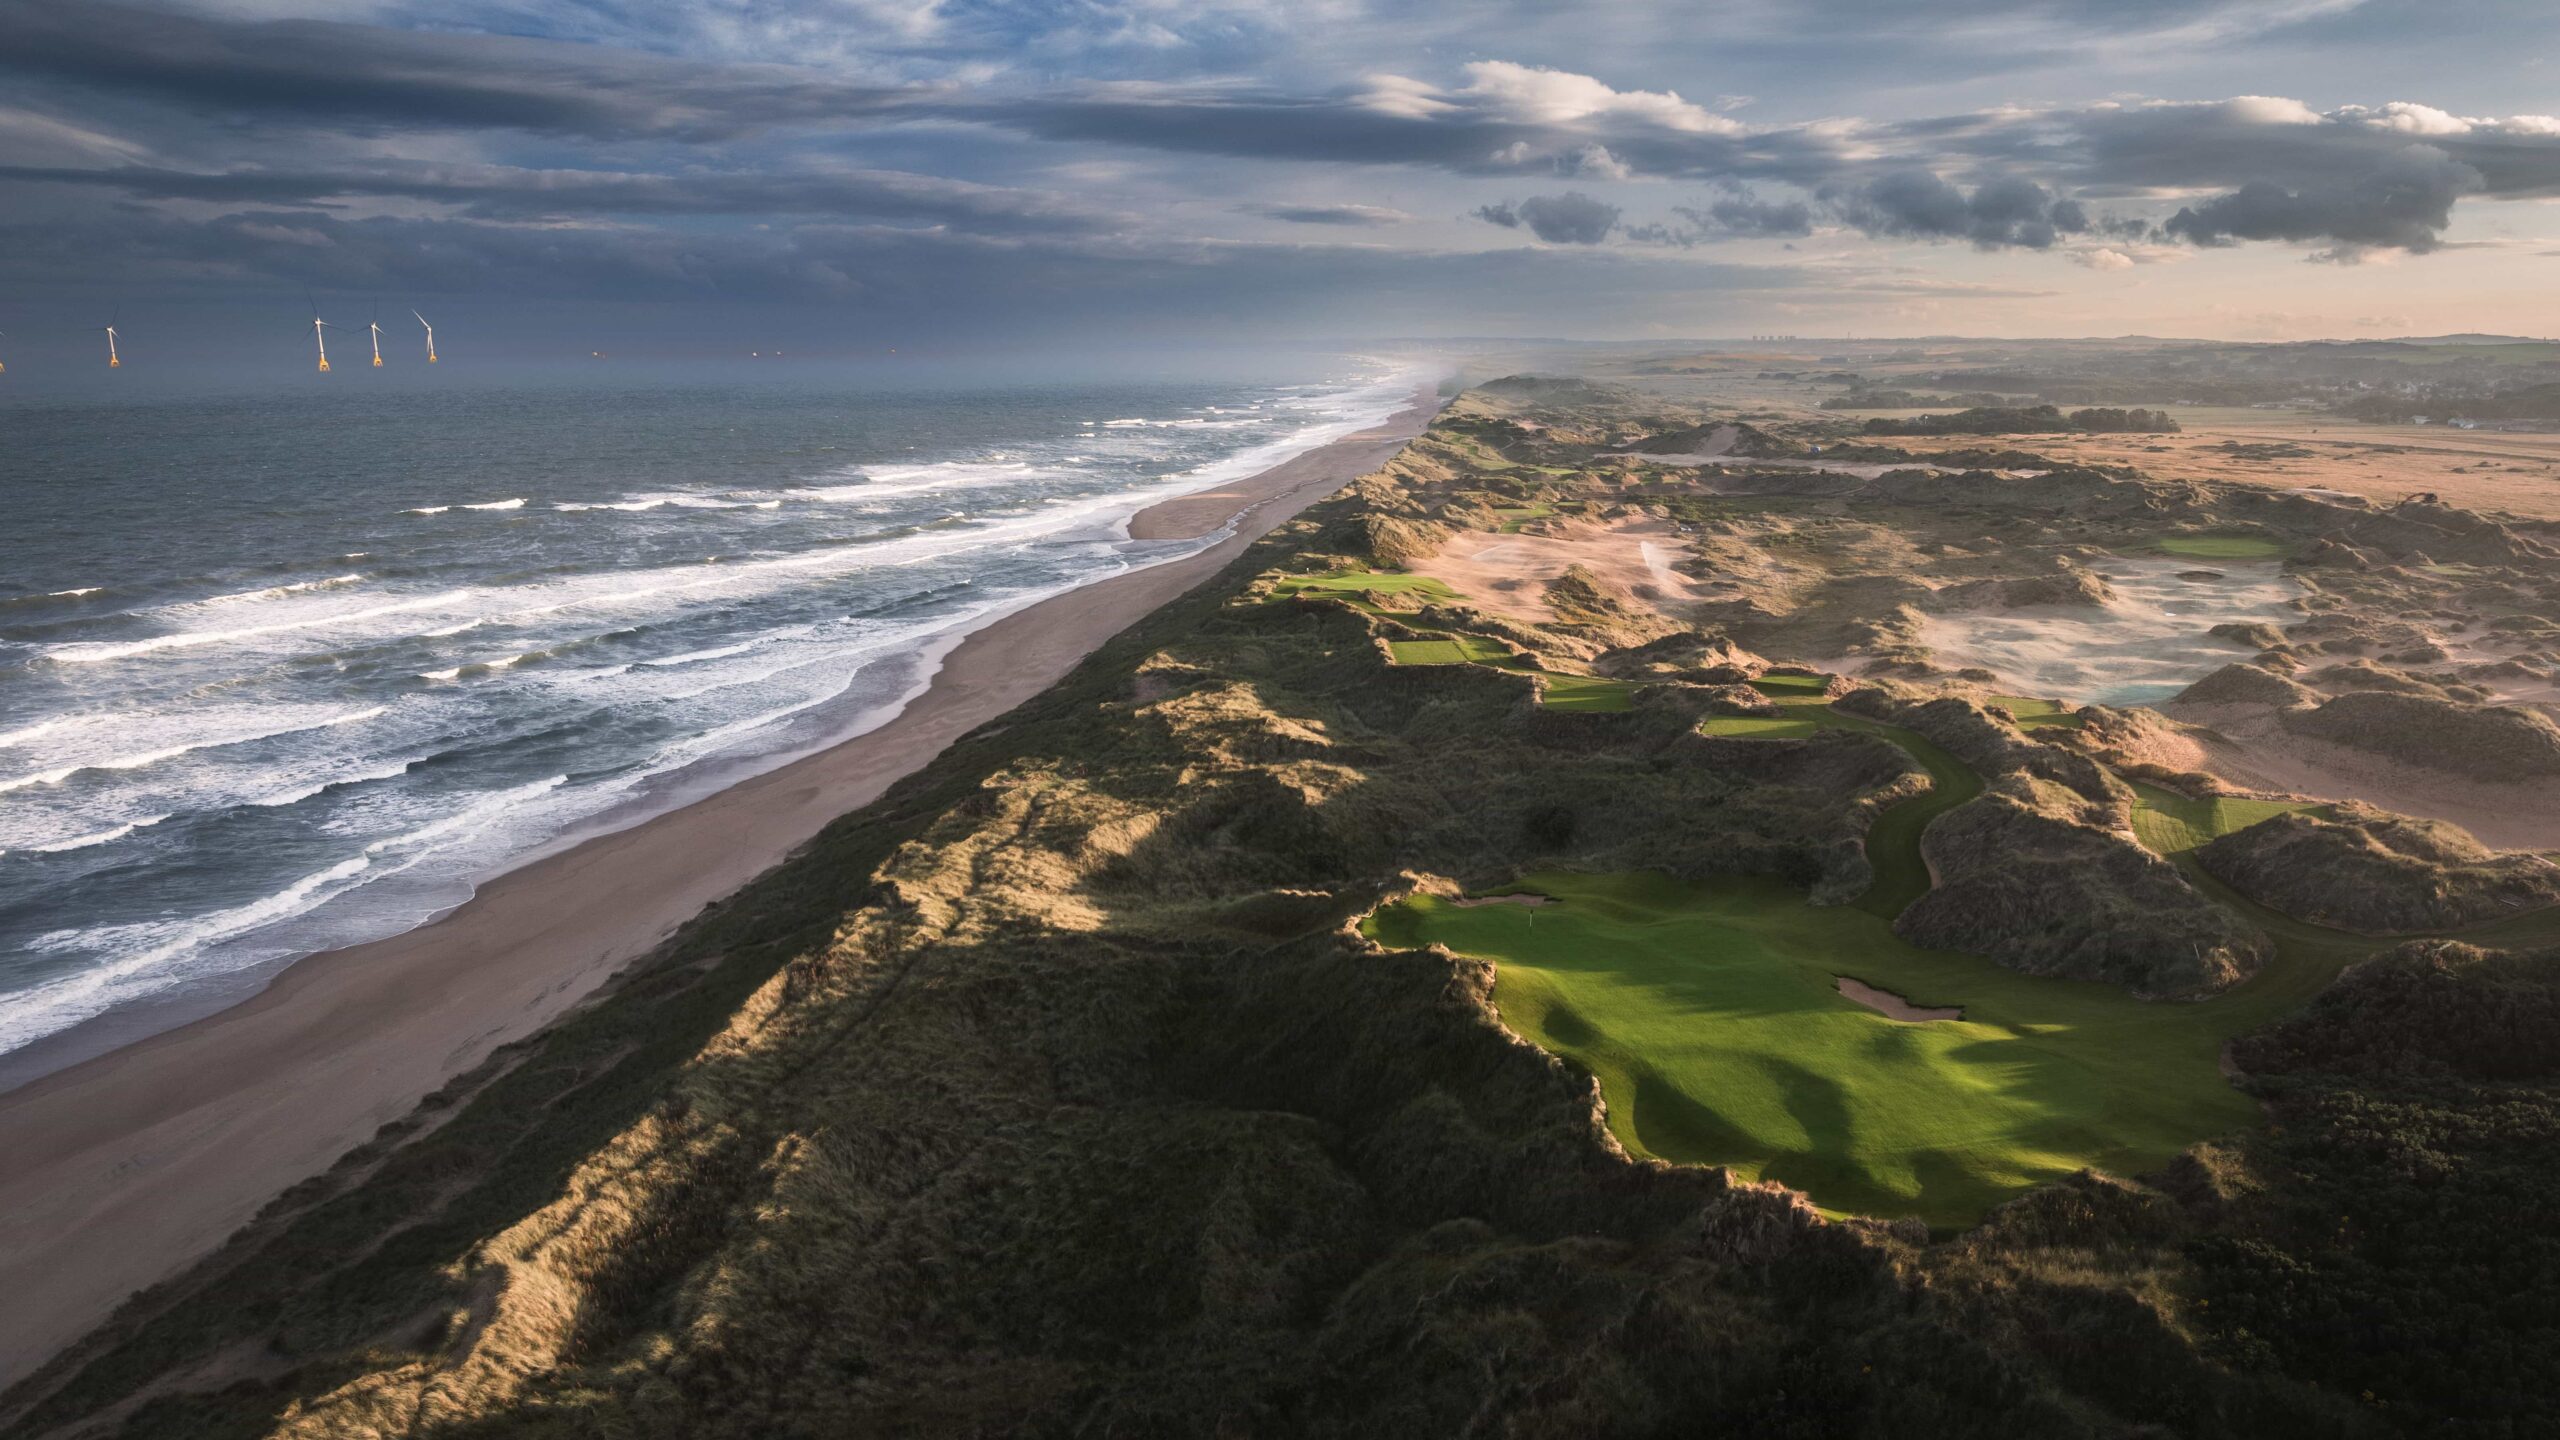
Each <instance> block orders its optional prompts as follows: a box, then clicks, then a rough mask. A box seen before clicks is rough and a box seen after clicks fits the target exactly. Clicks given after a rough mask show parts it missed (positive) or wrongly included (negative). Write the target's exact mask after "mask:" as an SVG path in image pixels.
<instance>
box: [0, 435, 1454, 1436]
mask: <svg viewBox="0 0 2560 1440" xmlns="http://www.w3.org/2000/svg"><path fill="white" fill-rule="evenodd" d="M1435 408H1436V402H1435V401H1434V400H1433V399H1432V398H1431V397H1430V396H1429V394H1428V392H1424V393H1422V394H1419V395H1417V397H1416V399H1415V403H1414V404H1413V405H1412V406H1411V407H1409V408H1408V409H1406V410H1405V411H1403V412H1401V413H1399V414H1398V415H1396V416H1394V417H1393V418H1391V419H1389V420H1387V421H1386V422H1384V423H1383V424H1381V425H1379V426H1376V427H1374V428H1372V429H1369V430H1365V431H1361V432H1359V433H1357V434H1354V435H1351V436H1347V437H1344V438H1342V439H1339V440H1335V441H1332V442H1330V443H1328V444H1325V445H1321V446H1318V447H1316V448H1314V449H1312V450H1309V451H1306V452H1304V453H1302V454H1300V455H1297V456H1295V457H1292V458H1291V459H1289V460H1286V461H1283V462H1281V463H1280V464H1278V465H1276V466H1273V467H1272V468H1270V469H1268V470H1265V471H1263V472H1261V473H1260V474H1257V475H1255V476H1253V477H1252V478H1250V479H1248V480H1244V481H1241V482H1234V483H1228V484H1222V485H1219V486H1217V487H1215V488H1214V489H1210V490H1205V491H1200V492H1195V493H1193V494H1190V495H1183V496H1177V497H1174V498H1172V499H1169V500H1164V501H1160V502H1158V503H1157V504H1155V505H1151V506H1149V507H1147V508H1146V509H1144V510H1141V511H1139V512H1138V513H1137V514H1136V515H1135V516H1133V517H1132V518H1131V521H1130V525H1129V530H1130V534H1131V536H1132V538H1135V539H1155V540H1161V539H1180V538H1198V537H1206V536H1212V535H1216V534H1218V533H1219V532H1220V531H1221V530H1227V531H1230V533H1228V534H1227V535H1225V537H1224V538H1221V539H1219V540H1217V541H1216V542H1215V543H1213V544H1211V545H1209V546H1207V547H1206V548H1204V549H1203V550H1201V551H1200V552H1199V553H1197V554H1194V555H1191V556H1187V557H1184V558H1182V559H1180V560H1174V561H1168V562H1165V563H1162V564H1159V565H1154V566H1151V567H1148V568H1145V569H1140V570H1135V571H1131V572H1128V573H1125V574H1121V575H1117V576H1114V577H1112V578H1110V579H1107V580H1102V581H1098V582H1096V583H1094V584H1091V585H1086V586H1083V587H1081V588H1078V589H1075V590H1070V591H1067V592H1065V593H1063V594H1060V595H1056V596H1052V597H1050V598H1048V599H1046V600H1042V601H1039V602H1037V603H1034V604H1032V605H1030V606H1027V607H1025V608H1023V609H1021V610H1017V611H1014V612H1013V613H1011V614H1008V615H1005V616H1003V617H1001V618H998V619H996V620H994V621H992V622H990V623H988V624H986V625H984V626H983V627H981V628H980V629H977V630H975V631H972V632H970V633H969V634H967V635H966V636H965V637H964V638H962V639H961V640H960V641H959V642H958V643H957V644H956V645H954V646H953V647H951V649H950V651H949V653H948V654H946V655H945V656H944V657H943V659H942V661H941V663H940V666H939V667H938V669H936V671H935V672H934V674H933V676H932V679H931V682H930V683H929V684H928V685H927V686H926V687H925V688H924V690H923V691H922V693H921V694H919V695H917V696H916V697H915V698H914V699H913V700H912V701H911V702H910V703H909V704H908V705H907V706H906V707H905V708H904V709H902V710H901V711H900V712H899V713H898V714H897V715H896V716H895V717H893V718H892V719H890V720H889V721H887V722H886V723H885V724H882V725H880V726H878V727H876V728H874V729H872V730H870V731H868V732H866V733H864V734H861V735H858V736H855V737H853V738H852V739H849V740H846V741H844V742H842V743H840V744H838V745H835V746H833V747H831V748H828V749H825V750H821V751H818V752H816V753H814V754H811V755H807V756H804V757H802V758H800V759H797V760H794V761H792V762H790V763H788V764H786V765H783V766H780V767H778V768H775V769H772V770H767V771H764V772H762V773H759V774H755V775H752V776H750V777H748V778H746V779H744V780H741V781H740V782H739V783H737V784H736V785H733V786H730V787H728V788H726V789H723V790H719V791H717V792H715V793H713V794H711V795H709V796H706V797H704V798H702V799H699V800H697V801H694V802H693V803H691V804H689V805H686V806H683V807H681V808H678V809H675V810H671V811H667V812H665V813H663V814H660V815H657V816H655V817H653V818H651V819H648V820H646V821H643V822H641V823H639V824H637V825H634V826H632V827H630V828H628V829H623V830H617V831H613V832H609V833H606V834H603V835H599V836H596V837H593V838H591V839H588V840H585V841H582V842H580V843H579V844H577V845H575V846H572V847H570V848H567V849H565V850H560V851H556V852H554V853H551V854H548V855H545V856H543V857H541V858H539V859H536V860H534V861H532V862H531V863H529V864H527V865H524V866H522V867H519V868H517V869H515V870H511V871H508V872H506V873H504V874H502V875H499V876H497V877H495V878H494V879H492V880H490V881H488V882H487V883H485V884H483V885H482V886H481V887H480V889H479V891H478V893H476V894H475V895H474V896H473V897H472V898H471V899H470V900H469V901H467V902H466V903H464V904H462V905H460V906H458V907H456V908H455V909H453V910H451V911H449V912H447V913H446V914H445V915H443V916H441V917H439V918H437V919H436V920H434V921H432V922H430V923H428V924H426V925H424V926H421V927H419V928H417V929H414V930H410V931H406V932H404V933H402V934H399V935H395V936H391V937H388V938H386V939H383V940H378V941H373V942H370V943H367V944H364V945H359V946H353V947H350V948H347V949H343V950H335V951H328V952H323V953H321V954H317V955H313V956H309V957H306V958H304V959H302V960H299V961H296V962H295V963H293V964H291V965H289V966H287V967H285V968H284V969H283V970H282V971H280V972H279V973H278V974H277V975H276V976H275V978H274V979H273V980H272V981H271V982H270V983H269V984H268V985H267V986H266V988H264V989H263V990H260V991H259V992H257V993H256V994H255V995H253V996H250V997H248V998H246V999H244V1000H243V1001H241V1002H240V1003H239V1004H236V1005H234V1006H232V1007H230V1008H228V1009H225V1010H221V1011H218V1012H216V1013H214V1014H212V1015H209V1016H205V1017H203V1018H201V1019H197V1020H194V1021H192V1022H190V1023H188V1024H185V1025H182V1026H179V1027H177V1028H175V1029H171V1030H167V1031H163V1032H161V1033H159V1034H156V1035H152V1036H149V1037H147V1038H144V1039H141V1040H137V1041H135V1042H134V1043H132V1044H130V1045H127V1046H124V1047H122V1048H120V1049H116V1050H113V1051H110V1052H108V1053H106V1054H103V1055H99V1056H96V1057H93V1058H91V1059H87V1060H84V1061H81V1062H79V1063H77V1064H74V1065H72V1066H70V1067H68V1068H65V1069H62V1070H58V1071H55V1072H53V1073H51V1074H48V1075H45V1076H42V1077H40V1078H38V1079H35V1080H33V1081H30V1082H29V1083H27V1084H26V1085H24V1086H21V1087H19V1088H18V1089H15V1090H12V1091H9V1092H7V1093H5V1094H0V1154H5V1155H7V1156H9V1157H10V1164H9V1167H8V1169H7V1172H6V1174H5V1175H0V1293H5V1294H7V1295H9V1296H10V1304H9V1305H8V1306H7V1307H5V1309H0V1385H6V1384H9V1383H12V1382H14V1381H15V1380H17V1379H19V1378H21V1377H23V1376H24V1375H26V1374H27V1373H29V1372H30V1371H32V1370H34V1369H35V1368H37V1367H38V1366H39V1365H41V1364H42V1363H43V1362H44V1361H45V1360H46V1359H48V1358H49V1357H50V1356H51V1355H52V1354H53V1353H54V1352H55V1351H57V1350H58V1349H60V1348H61V1347H62V1346H63V1345H65V1344H68V1343H70V1342H71V1341H73V1340H76V1339H77V1338H78V1337H79V1336H81V1335H82V1334H85V1333H86V1332H87V1331H88V1330H90V1329H91V1328H93V1327H94V1326H95V1325H97V1324H98V1323H99V1322H100V1321H102V1320H104V1319H105V1318H106V1317H107V1315H108V1314H109V1313H110V1312H112V1311H113V1309H114V1308H115V1307H116V1306H117V1305H118V1304H120V1303H121V1302H122V1301H123V1300H124V1299H125V1297H126V1296H127V1295H128V1294H130V1293H131V1292H132V1291H134V1290H137V1289H140V1288H143V1287H145V1286H148V1285H151V1284H153V1283H155V1282H157V1281H159V1280H162V1279H165V1278H167V1277H168V1276H170V1275H171V1274H174V1273H176V1272H177V1271H178V1270H180V1269H182V1268H183V1267H185V1266H186V1265H188V1264H190V1263H192V1262H193V1261H194V1260H195V1259H196V1258H197V1257H198V1256H200V1255H201V1254H203V1253H204V1252H206V1251H207V1250H210V1249H211V1248H213V1247H214V1246H215V1245H218V1244H219V1243H221V1241H222V1240H223V1239H225V1238H226V1237H227V1236H229V1235H230V1234H231V1233H232V1232H233V1231H234V1230H236V1229H237V1228H238V1227H239V1226H240V1225H242V1224H243V1223H245V1222H246V1221H248V1220H249V1219H250V1218H251V1216H253V1215H254V1214H255V1213H256V1212H257V1210H258V1209H259V1208H260V1207H261V1206H263V1205H264V1204H265V1203H266V1202H267V1201H268V1200H269V1199H270V1198H271V1197H273V1196H274V1195H275V1194H277V1193H278V1192H280V1191H281V1190H283V1189H284V1188H285V1187H287V1186H289V1185H291V1184H293V1183H294V1182H296V1181H298V1180H301V1179H303V1178H304V1177H306V1176H309V1175H311V1174H314V1173H317V1172H318V1171H320V1170H322V1169H324V1168H326V1167H327V1166H328V1165H329V1164H330V1163H332V1162H333V1161H335V1160H336V1159H337V1157H338V1156H340V1155H341V1154H343V1153H345V1152H346V1151H347V1150H349V1149H351V1148H353V1147H354V1146H356V1145H359V1144H361V1143H363V1142H364V1141H365V1140H366V1139H368V1138H369V1137H371V1136H372V1135H373V1133H374V1132H375V1131H376V1130H377V1129H379V1128H380V1127H381V1126H382V1125H384V1124H386V1123H388V1122H390V1121H392V1120H395V1119H398V1118H399V1117H401V1116H403V1115H405V1114H407V1113H409V1111H410V1110H411V1109H412V1108H414V1106H415V1105H416V1103H417V1101H418V1100H419V1099H420V1098H422V1097H424V1096H425V1095H427V1094H428V1093H430V1092H432V1091H433V1090H435V1089H436V1088H437V1087H439V1086H441V1085H442V1084H443V1083H444V1082H445V1081H446V1080H448V1079H449V1078H450V1077H452V1076H453V1075H455V1074H458V1073H461V1072H462V1071H465V1070H468V1069H470V1068H471V1067H472V1066H473V1065H476V1064H477V1063H479V1061H480V1060H482V1059H483V1058H485V1057H486V1056H487V1055H488V1054H489V1053H490V1052H491V1051H492V1050H494V1049H496V1048H497V1047H498V1046H500V1045H502V1044H505V1043H508V1042H511V1041H514V1040H518V1039H522V1038H523V1037H525V1036H527V1035H530V1034H533V1033H535V1032H536V1031H539V1030H540V1029H542V1028H543V1027H544V1026H545V1025H547V1024H549V1023H550V1022H551V1021H553V1020H554V1019H556V1018H557V1017H558V1016H560V1015H561V1014H562V1013H563V1012H565V1011H566V1010H568V1009H569V1008H570V1007H571V1006H572V1005H574V1004H576V1003H577V1002H578V1001H580V1000H581V999H583V998H585V997H586V996H587V995H589V994H590V993H592V992H593V991H594V990H595V989H596V988H597V987H598V986H599V985H601V984H602V983H603V982H604V981H605V980H607V979H608V978H609V977H610V976H611V975H612V974H614V973H615V972H616V971H618V970H620V969H621V968H623V967H624V966H625V965H627V964H629V963H630V962H631V961H633V960H635V959H637V958H639V957H641V956H643V955H645V954H647V953H648V952H650V951H651V950H653V949H655V948H656V947H657V946H658V944H659V943H660V942H662V941H663V940H664V939H665V938H666V937H667V936H668V935H670V934H672V933H673V932H674V931H675V930H676V929H677V928H678V927H679V926H680V925H682V924H683V923H684V922H685V921H687V920H689V919H691V918H692V917H693V916H694V915H696V914H697V913H699V912H700V911H701V909H702V908H703V907H704V906H706V905H708V904H711V903H712V902H714V901H717V900H719V899H721V898H723V897H725V896H727V895H730V894H732V893H734V892H735V891H737V890H738V889H739V888H740V887H742V886H743V885H745V884H746V883H748V882H749V881H751V880H753V879H754V878H755V877H756V876H757V875H760V874H762V873H763V872H764V871H766V870H768V869H770V868H772V867H773V866H774V865H775V864H778V863H780V862H781V861H782V860H783V859H784V858H785V857H786V856H788V855H789V854H790V853H791V852H792V851H794V850H795V849H797V848H798V847H799V846H800V845H802V844H803V843H805V842H806V841H807V840H808V839H809V838H810V837H812V836H813V835H815V834H816V833H817V832H818V831H819V830H820V829H821V828H823V827H824V826H825V825H826V824H827V823H829V822H830V821H832V820H834V819H836V818H837V817H838V816H840V815H843V814H845V813H847V812H849V811H852V810H855V809H858V808H860V807H861V806H863V805H865V804H868V803H870V801H872V800H873V799H876V798H877V797H878V796H879V795H880V794H881V793H882V792H883V791H885V790H886V789H887V788H888V787H889V786H890V785H891V784H893V783H895V782H896V781H897V780H899V779H901V778H903V777H904V776H906V775H908V774H910V773H912V772H914V771H915V770H917V769H919V768H921V767H922V766H923V765H925V764H926V763H928V762H929V761H931V760H932V758H933V757H934V756H935V755H937V754H939V753H940V752H941V751H942V750H943V748H944V747H945V746H947V745H948V744H949V743H950V742H951V741H952V740H954V739H956V738H958V737H959V736H961V735H963V734H965V733H967V732H968V731H970V730H972V729H975V728H976V727H977V726H979V725H981V724H984V723H986V722H987V721H989V720H992V719H994V718H996V717H997V716H999V715H1001V714H1003V713H1005V712H1006V711H1008V710H1011V709H1012V708H1013V707H1014V706H1016V705H1018V704H1020V703H1022V702H1023V701H1025V700H1028V699H1030V698H1031V697H1032V696H1034V695H1037V694H1038V693H1039V692H1041V691H1042V690H1044V689H1046V688H1048V687H1049V686H1050V685H1051V684H1053V683H1055V682H1056V681H1057V680H1058V679H1059V678H1060V677H1061V676H1063V675H1064V674H1065V673H1066V672H1067V671H1068V670H1070V669H1072V668H1073V667H1074V666H1075V665H1076V664H1077V663H1078V662H1079V661H1081V660H1082V659H1083V657H1084V656H1086V655H1087V654H1089V653H1091V652H1092V651H1093V650H1094V649H1095V648H1096V647H1097V646H1099V645H1101V644H1102V643H1103V642H1104V641H1106V640H1108V639H1109V638H1110V637H1112V636H1113V635H1116V634H1118V633H1119V632H1120V631H1121V630H1123V629H1125V628H1127V627H1128V626H1129V625H1130V624H1132V623H1134V622H1136V621H1137V620H1139V619H1140V618H1142V617H1144V616H1145V615H1146V614H1148V613H1149V612H1151V611H1153V610H1154V609H1156V608H1157V607H1159V606H1161V605H1163V604H1164V603H1166V602H1167V601H1169V600H1171V599H1173V598H1175V597H1176V596H1178V595H1180V594H1182V593H1184V592H1185V591H1187V590H1189V589H1191V588H1192V587H1193V586H1194V585H1197V584H1198V583H1200V582H1201V581H1202V580H1205V579H1207V578H1208V577H1209V576H1211V575H1213V574H1215V573H1216V572H1217V571H1218V570H1219V569H1221V568H1223V567H1224V566H1225V565H1226V564H1227V563H1228V562H1229V561H1231V560H1233V559H1234V558H1235V556H1236V555H1237V554H1238V553H1240V552H1241V551H1242V550H1243V549H1244V547H1245V546H1247V545H1248V544H1250V543H1251V542H1252V541H1253V540H1254V539H1255V538H1257V537H1259V536H1260V535H1261V534H1262V533H1264V532H1265V531H1268V530H1269V529H1271V528H1273V527H1274V526H1276V525H1278V524H1279V523H1281V522H1282V521H1283V520H1285V519H1287V518H1288V517H1289V516H1290V515H1293V514H1295V513H1296V512H1297V511H1298V510H1299V509H1301V508H1303V507H1304V506H1306V505H1308V504H1310V503H1312V502H1314V501H1315V500H1317V499H1320V498H1322V497H1324V496H1326V495H1329V494H1331V493H1333V492H1334V491H1336V490H1339V489H1340V488H1342V487H1343V486H1344V485H1346V484H1348V483H1350V482H1351V481H1352V480H1354V479H1357V478H1358V477H1359V476H1361V475H1364V474H1366V473H1368V472H1369V471H1371V470H1373V469H1375V468H1376V467H1377V466H1378V465H1379V464H1381V463H1383V462H1384V461H1385V460H1386V459H1387V458H1388V457H1390V456H1391V455H1393V454H1394V452H1395V451H1396V450H1397V449H1399V448H1401V447H1402V445H1403V444H1404V442H1405V441H1406V440H1407V439H1409V438H1411V436H1413V435H1414V434H1416V433H1418V432H1419V431H1420V429H1421V428H1422V426H1423V425H1424V424H1425V423H1427V422H1428V419H1429V417H1430V415H1431V413H1432V412H1433V410H1434V409H1435Z"/></svg>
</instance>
